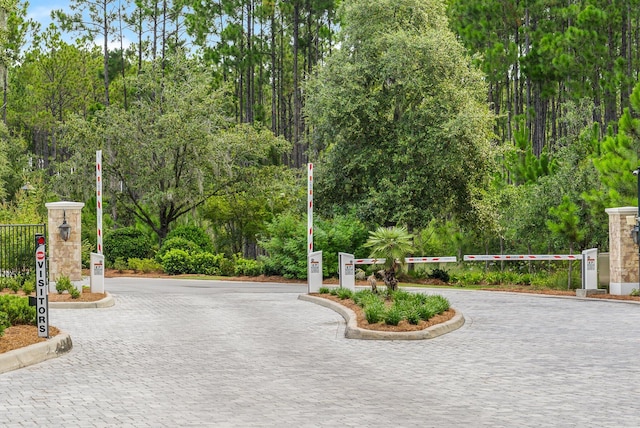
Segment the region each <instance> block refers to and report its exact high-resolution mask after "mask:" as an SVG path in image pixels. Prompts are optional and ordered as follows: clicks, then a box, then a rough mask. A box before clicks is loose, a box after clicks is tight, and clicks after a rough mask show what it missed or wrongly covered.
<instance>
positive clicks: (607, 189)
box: [585, 84, 640, 211]
mask: <svg viewBox="0 0 640 428" xmlns="http://www.w3.org/2000/svg"><path fill="white" fill-rule="evenodd" d="M631 107H632V108H631V109H625V110H624V112H623V114H622V116H621V117H620V119H619V121H618V131H617V132H616V133H614V132H613V128H609V132H608V135H607V136H606V137H605V138H604V139H603V140H602V141H601V142H598V139H597V132H596V133H595V135H593V134H592V135H591V139H592V142H593V145H594V146H596V148H595V149H594V151H593V155H592V157H593V164H594V166H595V168H596V170H597V171H598V176H599V178H600V182H601V183H602V188H597V189H591V190H590V191H588V192H585V198H586V199H587V201H589V203H590V204H591V205H592V206H593V207H595V208H596V209H597V210H598V211H601V210H603V209H604V208H610V207H619V206H629V205H631V206H633V205H635V204H637V203H638V201H637V197H638V193H637V192H638V190H637V178H636V177H635V176H634V175H633V171H634V170H635V169H637V168H638V166H639V164H638V159H639V157H638V152H639V151H640V119H638V117H637V115H638V114H640V84H639V85H637V86H636V87H635V88H634V90H633V93H632V95H631Z"/></svg>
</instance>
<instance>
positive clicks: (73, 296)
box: [69, 287, 80, 299]
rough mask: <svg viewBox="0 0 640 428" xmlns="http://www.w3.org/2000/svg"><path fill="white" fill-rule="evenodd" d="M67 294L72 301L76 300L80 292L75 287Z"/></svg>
mask: <svg viewBox="0 0 640 428" xmlns="http://www.w3.org/2000/svg"><path fill="white" fill-rule="evenodd" d="M69 294H70V295H71V298H72V299H77V298H78V297H80V291H79V290H78V289H77V288H75V287H72V288H70V289H69Z"/></svg>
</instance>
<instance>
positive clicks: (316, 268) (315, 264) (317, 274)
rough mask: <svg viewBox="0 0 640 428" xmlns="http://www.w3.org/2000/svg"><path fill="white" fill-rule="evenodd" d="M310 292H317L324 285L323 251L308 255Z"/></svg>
mask: <svg viewBox="0 0 640 428" xmlns="http://www.w3.org/2000/svg"><path fill="white" fill-rule="evenodd" d="M307 280H308V282H309V293H317V292H318V291H320V287H322V251H316V252H313V253H309V256H308V257H307Z"/></svg>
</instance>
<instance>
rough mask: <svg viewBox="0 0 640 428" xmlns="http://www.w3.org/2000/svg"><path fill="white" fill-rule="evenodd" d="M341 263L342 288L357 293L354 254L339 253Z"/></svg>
mask: <svg viewBox="0 0 640 428" xmlns="http://www.w3.org/2000/svg"><path fill="white" fill-rule="evenodd" d="M338 260H339V262H340V287H343V288H348V289H349V290H351V291H356V265H355V263H354V259H353V254H348V253H338Z"/></svg>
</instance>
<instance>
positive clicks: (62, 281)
mask: <svg viewBox="0 0 640 428" xmlns="http://www.w3.org/2000/svg"><path fill="white" fill-rule="evenodd" d="M71 289H75V287H74V286H73V284H72V283H71V280H70V279H69V277H68V276H66V275H60V276H59V277H58V280H57V281H56V291H57V292H58V294H62V293H64V292H65V291H68V292H69V293H71Z"/></svg>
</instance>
